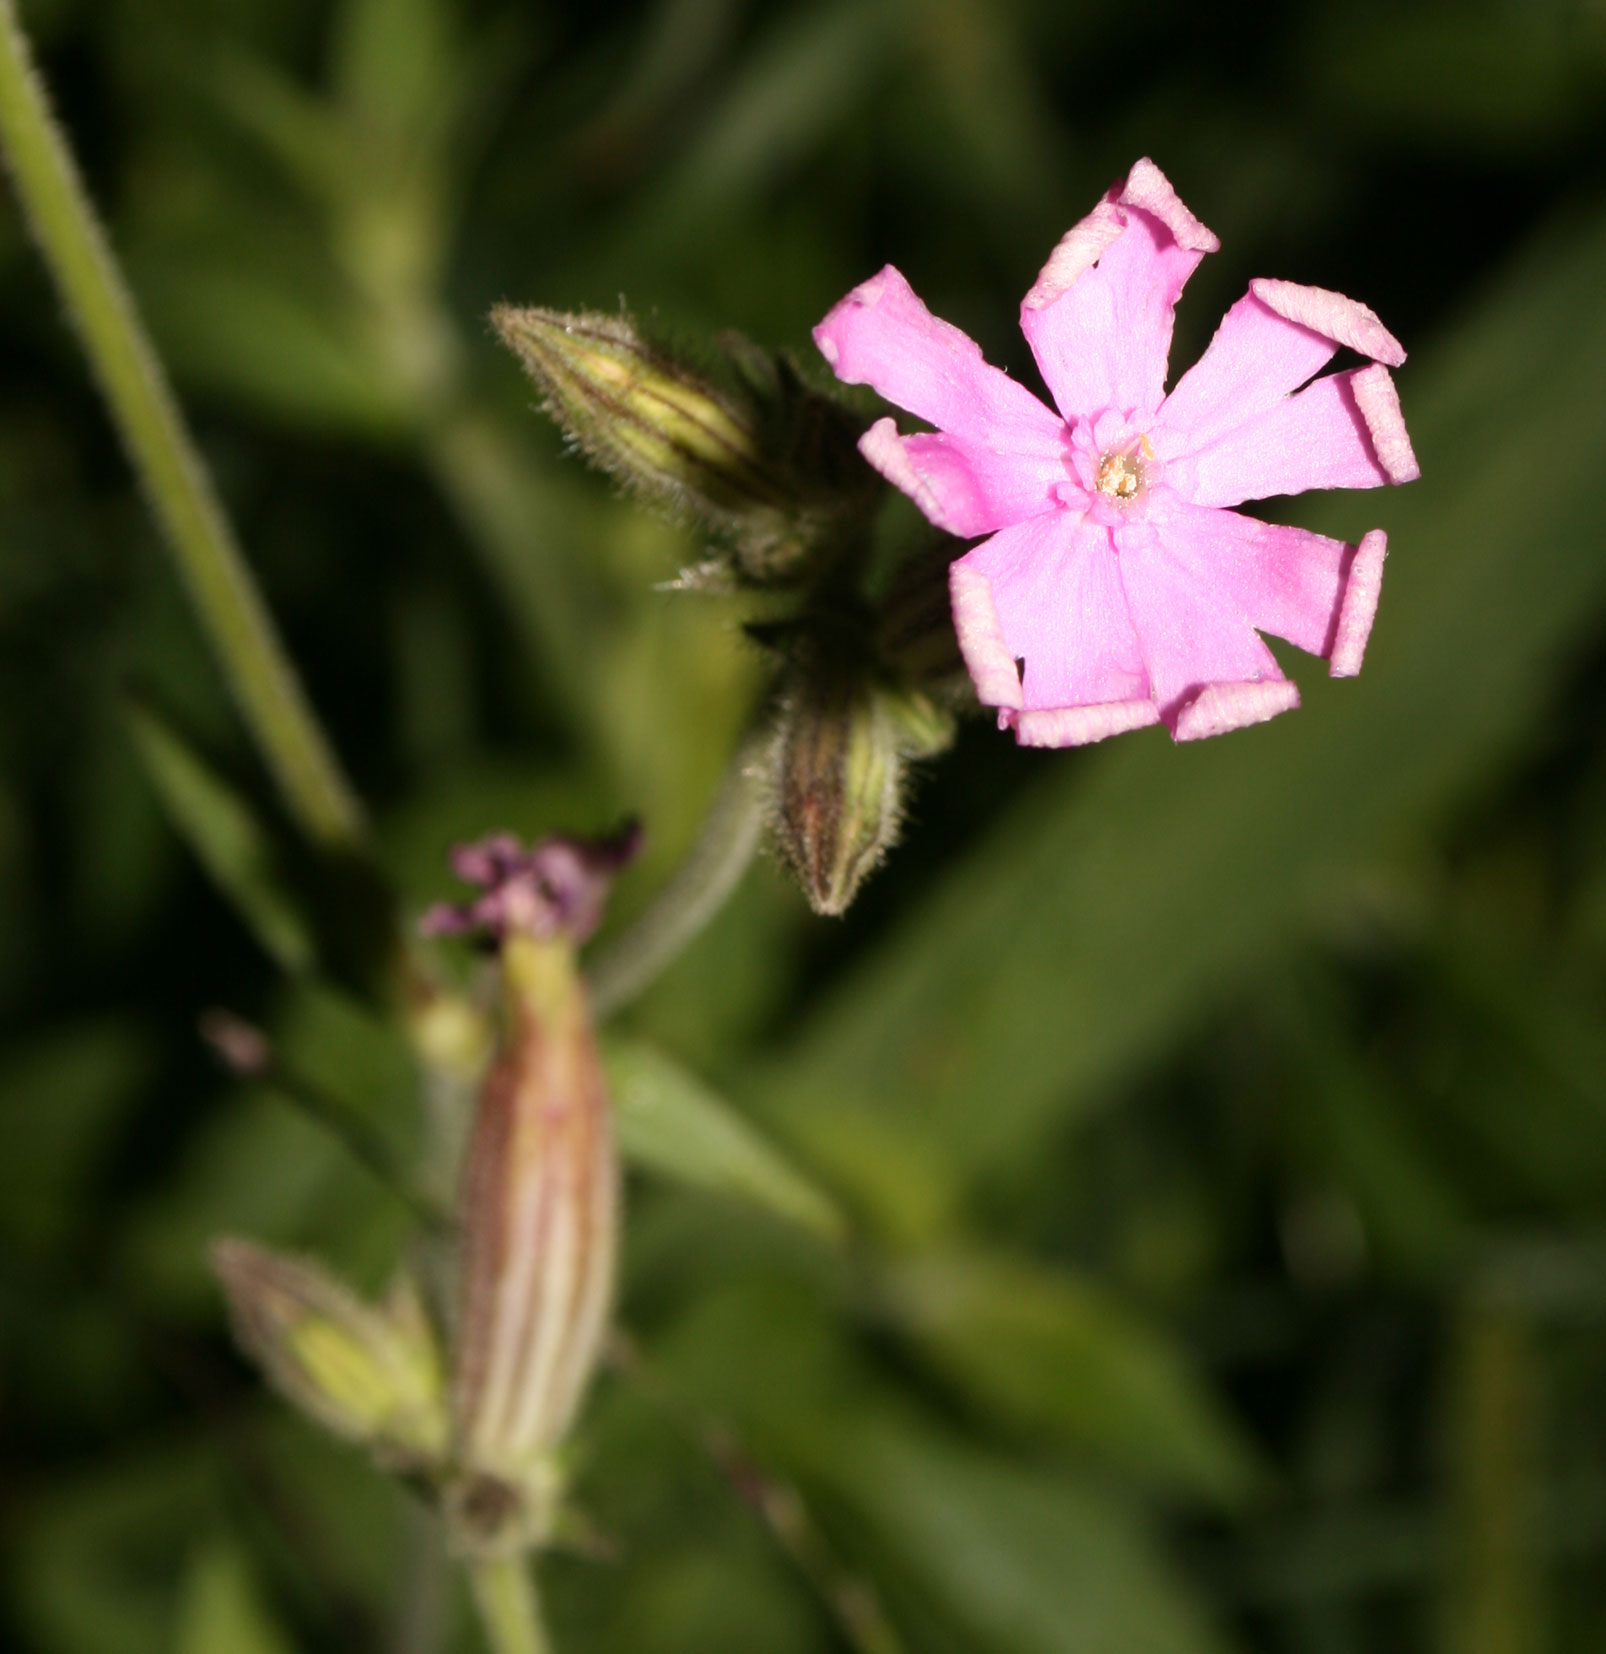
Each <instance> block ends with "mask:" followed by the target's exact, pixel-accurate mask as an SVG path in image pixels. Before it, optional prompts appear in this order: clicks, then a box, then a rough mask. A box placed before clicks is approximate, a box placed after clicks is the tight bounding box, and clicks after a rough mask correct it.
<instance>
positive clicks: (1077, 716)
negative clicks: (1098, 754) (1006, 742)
mask: <svg viewBox="0 0 1606 1654" xmlns="http://www.w3.org/2000/svg"><path fill="white" fill-rule="evenodd" d="M1007 716H1008V719H1009V722H1010V723H1011V724H1012V725H1013V726H1014V730H1015V739H1016V740H1017V741H1018V742H1019V743H1020V744H1021V745H1022V746H1023V747H1083V746H1087V745H1089V744H1090V743H1091V742H1093V741H1105V740H1108V739H1109V737H1110V736H1112V735H1124V734H1126V732H1127V731H1128V730H1129V729H1143V728H1145V727H1146V726H1147V725H1149V724H1157V723H1159V721H1160V709H1159V707H1157V706H1156V705H1155V704H1154V702H1153V701H1099V702H1097V703H1095V704H1094V705H1092V706H1057V707H1049V708H1046V709H1042V710H1038V711H1033V712H1017V713H1014V714H1010V715H1007Z"/></svg>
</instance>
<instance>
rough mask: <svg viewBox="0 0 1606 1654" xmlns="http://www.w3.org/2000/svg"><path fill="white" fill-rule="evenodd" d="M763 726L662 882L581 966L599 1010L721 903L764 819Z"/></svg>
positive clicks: (663, 960)
mask: <svg viewBox="0 0 1606 1654" xmlns="http://www.w3.org/2000/svg"><path fill="white" fill-rule="evenodd" d="M767 745H768V735H767V732H764V733H760V734H759V735H756V736H751V737H749V738H748V739H747V740H746V741H744V742H743V743H742V745H741V746H739V747H738V748H737V749H736V755H735V756H734V757H733V758H732V759H731V762H730V767H729V768H728V769H727V770H726V771H725V778H724V780H723V781H721V782H720V785H719V791H718V792H717V793H716V794H715V795H714V802H713V804H712V805H711V806H710V808H709V811H708V814H707V815H706V816H705V817H704V818H703V825H702V827H701V828H700V829H699V830H698V834H697V838H696V840H695V842H694V843H693V844H692V847H691V849H690V850H689V851H688V852H687V854H686V859H685V860H684V861H683V862H682V863H681V864H680V866H679V867H678V868H676V870H675V872H674V874H673V875H672V876H671V878H670V880H669V883H668V884H666V885H665V886H664V888H663V889H662V890H661V891H659V893H658V894H657V896H655V897H654V898H653V900H652V901H651V902H650V903H649V904H648V906H647V908H646V910H645V911H644V912H643V913H642V914H641V916H640V917H639V918H638V919H637V920H636V921H635V923H634V924H632V925H631V926H630V927H629V928H628V929H627V930H625V931H624V933H623V934H622V935H620V936H619V937H617V938H616V939H615V940H614V941H613V942H612V943H610V944H609V945H608V946H607V947H605V948H603V949H602V950H601V951H600V952H599V954H598V956H597V958H596V960H595V961H594V963H593V964H592V966H591V968H590V969H589V970H588V971H587V973H586V978H587V983H588V985H589V987H590V990H591V1003H592V1007H593V1009H594V1010H595V1011H596V1014H597V1016H598V1017H604V1016H606V1015H607V1014H608V1013H609V1012H610V1011H616V1010H618V1009H619V1007H620V1006H621V1005H624V1004H625V1003H627V1002H628V1001H629V1000H632V999H634V998H635V997H636V995H637V994H639V993H640V992H641V991H642V990H643V989H644V988H645V987H646V986H647V985H648V984H649V983H650V982H651V981H652V980H653V978H654V977H655V976H657V975H658V973H659V972H660V971H661V970H663V969H664V967H665V966H666V965H668V964H669V963H670V962H671V961H672V960H673V959H674V958H675V956H676V955H677V954H678V953H680V951H681V950H682V949H683V948H684V947H685V946H686V945H687V944H688V943H689V942H691V941H692V939H693V938H694V937H696V936H697V935H698V933H699V932H700V931H701V930H702V929H703V927H704V926H705V925H706V924H707V923H708V921H709V920H710V919H712V918H713V917H714V915H715V914H716V913H718V912H719V910H720V909H721V908H722V907H723V906H724V905H725V903H726V901H727V900H728V899H729V898H730V896H731V895H732V893H733V892H734V891H735V889H736V887H737V885H738V884H740V883H741V880H742V875H743V874H744V873H745V872H746V871H747V869H748V866H749V864H750V863H751V862H752V860H753V856H754V853H755V852H756V851H757V849H758V841H759V834H760V832H761V831H762V829H763V826H764V800H763V793H762V783H761V781H760V779H759V778H758V776H757V775H756V774H755V773H754V772H755V771H756V770H758V768H759V765H760V761H761V759H762V756H763V753H764V749H765V747H766V746H767Z"/></svg>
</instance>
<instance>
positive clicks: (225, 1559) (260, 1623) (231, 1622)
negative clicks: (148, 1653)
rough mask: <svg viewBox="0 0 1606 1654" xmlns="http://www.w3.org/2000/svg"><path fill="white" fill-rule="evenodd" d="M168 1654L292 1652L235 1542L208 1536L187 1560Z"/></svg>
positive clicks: (288, 1653)
mask: <svg viewBox="0 0 1606 1654" xmlns="http://www.w3.org/2000/svg"><path fill="white" fill-rule="evenodd" d="M173 1654H292V1645H291V1644H290V1643H289V1642H288V1641H287V1640H286V1638H285V1637H284V1636H283V1635H282V1634H281V1632H280V1631H279V1629H278V1627H277V1626H276V1625H275V1624H274V1623H273V1621H272V1619H271V1618H270V1617H269V1615H268V1612H267V1610H266V1608H265V1607H264V1606H263V1603H262V1600H261V1596H260V1594H259V1593H258V1591H257V1589H256V1586H255V1584H254V1583H253V1581H252V1579H251V1574H250V1571H249V1569H248V1567H247V1565H246V1561H245V1558H244V1556H242V1555H241V1553H240V1551H239V1550H238V1548H237V1547H235V1546H234V1545H232V1544H229V1543H227V1542H226V1541H219V1540H213V1541H211V1542H209V1543H208V1544H206V1545H205V1546H204V1547H203V1548H202V1549H201V1550H200V1551H199V1553H198V1554H197V1555H196V1557H195V1559H194V1560H193V1561H192V1562H191V1563H190V1566H189V1569H188V1572H187V1573H186V1575H185V1578H184V1583H183V1586H182V1589H181V1592H180V1596H179V1607H178V1624H177V1627H176V1630H175V1633H174V1638H173Z"/></svg>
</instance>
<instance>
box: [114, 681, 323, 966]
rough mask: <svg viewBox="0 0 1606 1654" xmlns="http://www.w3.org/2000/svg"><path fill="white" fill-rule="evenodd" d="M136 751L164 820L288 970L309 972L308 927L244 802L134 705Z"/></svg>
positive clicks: (273, 848) (150, 714) (313, 954)
mask: <svg viewBox="0 0 1606 1654" xmlns="http://www.w3.org/2000/svg"><path fill="white" fill-rule="evenodd" d="M128 717H129V721H130V723H131V724H132V726H133V731H134V740H135V748H136V751H137V752H138V754H139V757H140V760H141V762H142V763H143V764H144V767H145V773H146V775H147V776H149V777H150V781H151V785H152V786H153V787H155V789H156V793H157V796H158V797H159V798H160V799H161V802H162V806H163V808H164V809H165V810H166V812H167V816H168V819H169V820H170V821H171V822H172V824H173V826H174V827H175V828H176V829H177V830H178V833H179V834H180V836H181V837H182V838H183V839H184V840H185V842H186V843H187V844H188V845H189V846H190V848H191V849H192V850H193V851H194V852H195V854H196V856H197V857H199V859H200V862H201V865H202V866H203V867H204V868H205V869H206V871H207V873H208V874H209V875H210V876H211V878H212V880H213V882H214V883H215V884H216V885H217V887H218V888H219V889H220V890H221V891H222V892H223V894H224V895H225V896H226V897H227V898H228V899H229V901H230V902H232V903H233V905H234V908H235V911H236V912H237V913H238V914H239V916H240V917H241V919H243V920H244V922H245V924H246V926H247V927H248V928H249V929H250V931H251V933H252V934H253V935H254V936H255V937H256V939H257V941H258V942H260V943H261V944H262V947H263V948H264V950H265V951H266V952H267V953H268V954H269V955H270V956H271V957H272V958H273V959H274V960H275V961H276V962H277V963H278V964H279V965H280V966H281V967H282V968H283V969H284V970H286V971H289V972H292V973H297V972H302V971H307V970H310V969H311V968H312V966H313V964H314V962H315V959H316V953H317V949H316V946H315V944H314V942H313V933H312V929H311V927H310V926H309V925H308V924H307V922H306V920H305V918H304V917H303V915H302V913H301V911H300V909H299V907H298V906H297V904H296V902H295V900H294V898H293V897H292V896H291V895H290V893H289V892H288V890H287V889H286V886H285V881H284V877H283V870H282V867H281V859H280V854H279V850H278V847H277V846H276V845H275V844H274V842H273V840H272V838H271V837H270V836H269V834H268V832H267V830H266V829H265V828H264V827H263V826H262V825H261V823H260V822H259V821H258V820H257V818H256V816H255V815H254V814H253V812H252V811H251V809H250V807H249V806H248V805H247V804H246V803H245V801H244V800H243V799H242V798H241V797H240V796H239V794H238V793H236V792H235V791H234V790H233V788H231V787H229V786H228V785H227V784H226V783H225V782H223V781H222V780H220V779H219V778H218V776H217V775H216V774H215V773H214V772H213V771H212V770H211V769H210V768H209V767H208V766H207V765H206V764H205V763H204V762H203V761H202V760H201V759H200V758H199V757H198V756H197V755H196V754H195V753H194V752H193V751H192V750H191V749H190V747H188V746H187V745H186V744H185V743H184V742H183V741H182V740H181V739H180V738H179V736H178V735H177V734H175V733H174V731H173V730H172V729H170V728H169V727H168V726H167V725H166V724H165V723H163V722H162V720H161V719H160V718H158V717H157V715H156V714H155V713H154V712H152V711H151V710H150V708H149V707H145V706H140V705H131V706H130V707H129V709H128Z"/></svg>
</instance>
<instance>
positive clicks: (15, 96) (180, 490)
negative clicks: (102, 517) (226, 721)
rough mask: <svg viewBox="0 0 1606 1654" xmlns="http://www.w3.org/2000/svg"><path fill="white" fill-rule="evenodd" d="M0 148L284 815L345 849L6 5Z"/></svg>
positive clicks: (356, 814) (346, 837)
mask: <svg viewBox="0 0 1606 1654" xmlns="http://www.w3.org/2000/svg"><path fill="white" fill-rule="evenodd" d="M0 144H3V146H4V149H5V154H6V158H7V160H8V161H9V163H10V166H11V173H12V177H13V178H14V180H15V182H16V187H17V194H18V196H19V198H20V199H21V201H22V205H23V208H24V211H25V213H26V216H27V218H28V221H29V223H30V225H31V227H32V229H33V233H34V235H35V237H36V238H37V240H38V243H39V247H40V250H41V251H42V252H43V254H44V257H45V262H46V263H47V264H48V265H49V267H50V270H51V274H52V275H53V276H54V277H55V280H56V285H57V287H58V289H59V290H60V293H61V297H62V301H63V303H64V305H65V306H66V309H67V312H68V314H69V316H70V317H71V318H72V321H73V323H74V325H75V326H76V328H77V330H78V334H79V337H80V339H81V340H82V342H83V346H84V350H85V352H86V353H87V355H88V357H89V360H90V365H91V366H92V368H93V370H94V373H95V377H96V379H97V380H98V381H99V384H100V389H101V394H102V395H103V396H104V397H105V399H106V402H107V404H108V405H109V407H110V409H111V414H112V418H113V420H114V421H115V423H116V425H117V428H118V431H119V433H120V434H121V436H122V439H123V443H124V446H125V447H126V448H127V450H128V454H129V457H130V459H131V460H132V461H133V464H134V469H135V470H136V472H138V474H139V478H140V481H141V482H142V483H143V485H144V488H145V492H146V494H147V496H148V498H149V500H150V504H151V508H152V510H153V511H154V513H155V515H156V517H157V520H158V521H159V523H160V524H161V527H162V531H163V533H164V535H165V536H166V539H167V543H168V546H169V548H170V550H171V551H172V554H173V557H174V560H175V561H176V562H177V564H178V567H179V572H180V575H181V576H182V578H183V580H184V583H185V584H186V586H187V587H188V588H189V594H190V599H191V601H192V602H193V603H194V605H195V608H196V611H197V613H198V614H199V616H200V620H201V624H202V626H203V628H204V629H205V630H206V632H207V634H208V636H209V638H210V639H211V643H212V647H213V649H214V650H215V651H216V653H217V657H218V660H219V662H220V664H221V666H222V669H223V672H224V674H225V676H226V678H227V679H228V682H229V687H230V688H231V690H232V691H233V693H234V696H235V699H236V701H237V702H238V703H239V706H240V710H241V711H242V713H243V714H244V716H245V720H246V722H247V724H248V725H249V726H250V729H251V733H252V735H253V736H254V737H255V739H256V742H257V744H258V746H259V747H260V749H261V751H262V754H263V757H264V758H265V760H266V762H267V764H268V767H269V769H271V770H272V772H273V775H274V777H275V779H276V781H277V782H278V785H279V788H280V790H281V792H282V793H283V795H284V800H285V804H286V806H287V808H288V809H289V810H290V811H291V813H292V814H293V815H294V816H295V818H296V820H297V821H298V823H299V824H300V826H301V827H302V829H303V830H304V831H305V832H306V833H307V834H308V836H309V837H310V838H312V839H313V840H314V841H315V842H317V843H319V844H322V845H325V846H327V847H330V848H335V847H344V846H349V845H352V844H354V843H356V842H357V840H358V839H359V838H360V837H361V834H362V815H361V811H360V809H359V807H358V805H357V802H356V800H355V798H354V797H353V796H352V794H351V791H350V789H349V788H348V786H347V784H346V781H345V779H344V777H343V776H342V775H341V772H340V769H339V766H338V764H337V762H336V760H335V758H334V755H333V753H332V752H331V751H330V749H329V746H328V744H327V742H326V741H325V740H324V737H323V733H322V731H321V730H320V729H319V727H318V725H317V723H316V721H315V720H314V718H313V715H312V712H311V709H310V707H309V706H308V704H307V701H306V698H305V696H304V694H303V692H302V689H301V685H300V683H299V682H298V680H297V678H296V675H295V670H294V668H293V667H292V666H291V665H290V662H289V660H288V658H287V657H286V655H285V653H284V650H283V647H282V646H281V644H280V642H279V640H278V637H277V636H276V634H275V632H274V629H273V623H272V621H271V619H270V618H269V616H268V613H267V610H266V609H265V607H264V606H263V603H262V599H261V597H260V595H259V594H258V592H257V589H256V586H255V585H254V583H253V582H252V579H251V575H250V573H249V571H248V570H247V568H246V564H245V560H244V558H243V557H242V556H241V555H240V550H239V547H238V546H237V545H236V543H235V541H234V537H233V534H232V533H231V531H230V528H229V524H228V521H227V519H226V518H225V517H224V515H223V511H222V508H221V506H220V505H219V503H218V500H217V497H216V495H215V493H214V492H213V489H212V485H211V482H210V480H209V479H208V477H207V474H206V471H205V469H204V467H203V465H202V463H201V460H200V457H199V455H198V454H197V452H196V450H195V445H194V443H193V441H192V440H191V438H190V436H189V433H188V432H187V431H186V429H185V426H184V421H183V417H182V415H181V414H180V413H179V410H178V406H177V404H176V402H175V401H174V399H173V395H172V392H171V390H170V388H169V386H168V383H167V379H166V375H165V374H164V372H163V370H162V366H161V363H160V362H159V361H158V360H157V357H156V354H155V352H154V351H153V350H152V348H151V345H150V341H149V340H148V338H147V337H146V335H145V331H144V328H143V326H142V324H141V322H140V319H139V316H138V314H137V313H136V311H135V309H134V305H133V301H132V299H131V298H130V296H129V293H128V289H127V287H126V286H125V285H124V283H123V280H122V277H121V275H120V273H119V271H118V269H117V265H116V262H115V260H114V259H113V257H112V253H111V249H110V247H109V246H108V244H107V241H106V236H105V233H104V232H103V230H102V229H101V226H100V223H99V221H98V219H97V218H96V216H95V210H94V208H93V207H92V206H91V205H90V202H89V198H88V196H87V195H86V194H85V192H84V187H83V183H82V181H81V180H80V178H79V176H78V171H77V168H76V166H75V165H74V163H73V159H72V155H71V153H70V151H69V150H68V148H67V144H66V141H65V139H64V137H63V136H62V133H61V129H60V128H59V127H58V126H57V124H56V122H55V121H54V120H53V119H52V118H51V113H50V108H49V105H48V102H47V101H46V97H45V91H44V87H43V85H42V84H41V82H40V79H39V76H38V73H37V71H36V70H35V68H34V66H33V61H32V57H31V54H30V53H29V50H28V44H27V41H26V39H25V38H24V35H23V32H22V29H21V27H20V25H19V23H18V21H17V15H16V8H15V4H14V0H0Z"/></svg>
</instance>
